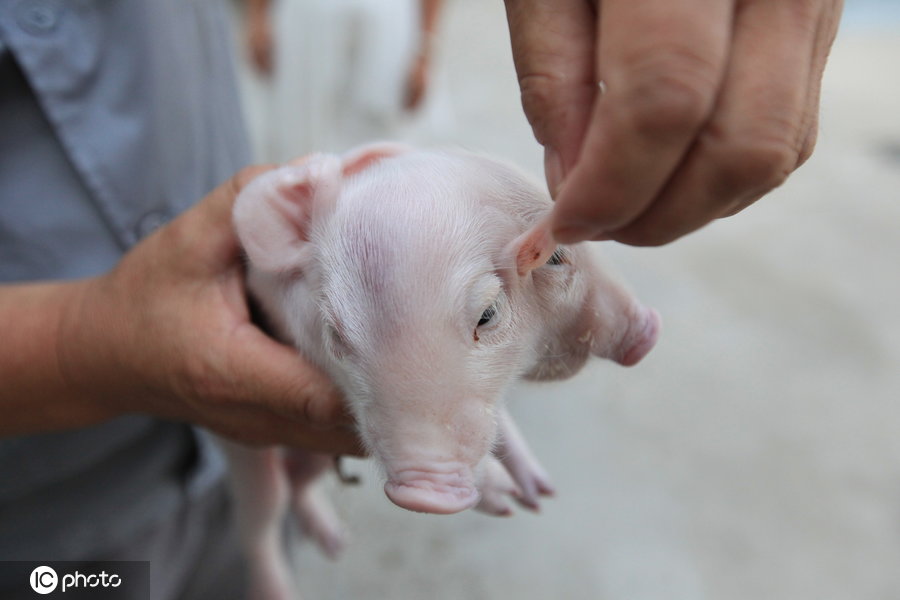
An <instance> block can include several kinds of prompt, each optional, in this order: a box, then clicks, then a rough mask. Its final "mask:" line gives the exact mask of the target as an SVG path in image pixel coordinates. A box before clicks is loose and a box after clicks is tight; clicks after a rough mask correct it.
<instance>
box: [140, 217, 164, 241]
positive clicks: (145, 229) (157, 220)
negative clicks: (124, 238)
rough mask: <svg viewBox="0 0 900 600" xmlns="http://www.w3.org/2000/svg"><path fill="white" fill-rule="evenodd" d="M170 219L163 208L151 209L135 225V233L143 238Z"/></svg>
mask: <svg viewBox="0 0 900 600" xmlns="http://www.w3.org/2000/svg"><path fill="white" fill-rule="evenodd" d="M168 220H169V217H168V215H166V213H165V212H163V211H161V210H151V211H150V212H148V213H146V214H145V215H144V216H142V217H141V218H140V219H138V222H137V224H136V225H135V226H134V233H135V235H137V237H138V239H139V240H140V239H143V238H145V237H147V236H148V235H150V234H151V233H153V232H154V231H156V230H157V229H159V228H160V227H162V226H163V225H165V224H166V222H167V221H168Z"/></svg>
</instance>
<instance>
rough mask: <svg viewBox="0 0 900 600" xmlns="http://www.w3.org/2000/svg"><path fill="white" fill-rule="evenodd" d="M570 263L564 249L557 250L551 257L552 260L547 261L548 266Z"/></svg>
mask: <svg viewBox="0 0 900 600" xmlns="http://www.w3.org/2000/svg"><path fill="white" fill-rule="evenodd" d="M568 263H569V259H568V257H567V256H566V253H565V251H564V250H563V249H562V248H557V249H556V252H554V253H553V255H552V256H551V257H550V260H548V261H547V264H548V265H565V264H568Z"/></svg>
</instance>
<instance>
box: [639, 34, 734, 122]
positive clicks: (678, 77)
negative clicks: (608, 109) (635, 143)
mask: <svg viewBox="0 0 900 600" xmlns="http://www.w3.org/2000/svg"><path fill="white" fill-rule="evenodd" d="M624 65H625V68H626V69H627V72H628V83H627V84H626V86H625V90H624V94H625V98H626V99H627V106H628V110H629V111H630V113H631V119H632V123H633V125H634V127H635V129H636V130H637V131H638V132H640V133H643V134H647V135H652V136H653V137H657V136H669V135H673V136H682V135H686V134H689V133H691V132H693V131H694V130H696V129H697V128H699V127H700V126H701V125H702V124H703V122H704V121H705V120H706V119H707V118H708V116H709V114H710V112H711V111H712V107H713V102H714V100H715V93H716V88H717V81H718V77H719V73H718V71H719V69H718V67H717V66H716V65H715V64H714V63H713V62H712V61H710V60H709V59H708V58H707V57H704V56H703V55H701V54H700V53H699V52H698V51H697V50H695V49H692V48H689V47H682V46H672V47H668V48H663V49H662V51H658V50H654V52H653V53H652V54H650V53H640V54H636V55H635V56H634V57H632V58H630V59H629V60H627V61H625V63H624Z"/></svg>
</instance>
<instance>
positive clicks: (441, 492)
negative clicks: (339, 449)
mask: <svg viewBox="0 0 900 600" xmlns="http://www.w3.org/2000/svg"><path fill="white" fill-rule="evenodd" d="M384 493H385V494H387V497H388V498H389V499H390V500H391V502H393V503H394V504H396V505H397V506H399V507H401V508H405V509H407V510H412V511H416V512H424V513H432V514H438V515H451V514H454V513H458V512H461V511H464V510H466V509H468V508H472V507H473V506H475V505H476V504H477V503H478V499H479V496H478V491H477V490H476V489H475V484H474V479H473V477H472V474H471V471H470V470H469V469H468V468H467V467H463V466H460V467H459V468H453V469H449V470H448V469H447V468H446V467H445V466H444V468H441V469H440V470H423V469H404V470H402V471H397V472H396V473H393V474H392V475H391V477H390V478H389V479H388V481H387V483H385V484H384Z"/></svg>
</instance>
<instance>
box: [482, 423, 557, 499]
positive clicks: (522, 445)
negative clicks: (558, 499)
mask: <svg viewBox="0 0 900 600" xmlns="http://www.w3.org/2000/svg"><path fill="white" fill-rule="evenodd" d="M498 416H499V422H498V425H499V435H498V439H499V441H498V444H497V448H496V450H494V454H495V455H496V456H497V457H498V458H499V459H500V461H501V462H502V463H503V466H504V467H506V470H507V471H508V472H509V474H510V475H511V476H512V479H513V481H515V483H516V485H517V486H518V487H519V490H520V492H521V493H520V495H518V496H516V499H517V500H518V501H519V504H521V505H522V506H524V507H525V508H528V509H530V510H534V511H536V510H538V509H539V508H540V504H539V502H538V497H539V496H552V495H553V494H554V493H555V490H554V489H553V485H552V484H551V483H550V478H549V477H548V476H547V472H546V471H545V470H544V468H543V467H542V466H541V464H540V463H539V462H538V460H537V459H536V458H535V457H534V454H532V452H531V448H529V447H528V444H527V443H526V442H525V438H524V437H522V433H521V432H520V431H519V428H518V427H517V426H516V424H515V422H514V421H513V419H512V416H511V415H510V414H509V411H507V410H506V408H505V407H503V408H501V409H500V412H499V415H498Z"/></svg>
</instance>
